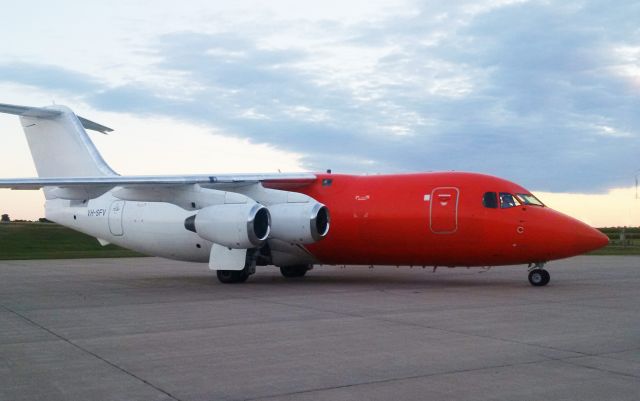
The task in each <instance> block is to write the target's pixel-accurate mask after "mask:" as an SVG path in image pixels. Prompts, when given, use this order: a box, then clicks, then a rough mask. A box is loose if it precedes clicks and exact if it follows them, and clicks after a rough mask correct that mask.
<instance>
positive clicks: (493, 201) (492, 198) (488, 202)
mask: <svg viewBox="0 0 640 401" xmlns="http://www.w3.org/2000/svg"><path fill="white" fill-rule="evenodd" d="M482 204H483V205H484V207H488V208H491V209H497V208H498V197H497V196H496V193H495V192H485V193H484V195H483V196H482Z"/></svg>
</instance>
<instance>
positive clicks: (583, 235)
mask: <svg viewBox="0 0 640 401" xmlns="http://www.w3.org/2000/svg"><path fill="white" fill-rule="evenodd" d="M575 236H576V248H577V250H578V251H579V252H580V253H586V252H591V251H595V250H596V249H600V248H602V247H603V246H605V245H607V244H608V243H609V237H607V236H606V235H604V234H603V233H601V232H600V231H599V230H596V229H595V228H593V227H589V226H588V225H586V224H580V226H578V227H576V231H575Z"/></svg>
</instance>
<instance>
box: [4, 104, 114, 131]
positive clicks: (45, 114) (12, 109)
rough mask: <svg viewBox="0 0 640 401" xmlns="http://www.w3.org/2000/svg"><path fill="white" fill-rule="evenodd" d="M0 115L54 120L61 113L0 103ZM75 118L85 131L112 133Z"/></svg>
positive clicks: (95, 124)
mask: <svg viewBox="0 0 640 401" xmlns="http://www.w3.org/2000/svg"><path fill="white" fill-rule="evenodd" d="M0 113H6V114H15V115H16V116H21V117H34V118H56V117H58V116H60V115H61V114H62V111H60V110H54V109H48V108H45V107H27V106H16V105H13V104H4V103H0ZM77 117H78V120H80V122H81V123H82V126H83V127H85V128H86V129H90V130H93V131H97V132H101V133H103V134H106V133H107V132H112V131H113V130H112V129H111V128H109V127H105V126H104V125H102V124H98V123H96V122H93V121H91V120H87V119H86V118H83V117H80V116H77Z"/></svg>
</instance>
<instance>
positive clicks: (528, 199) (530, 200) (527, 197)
mask: <svg viewBox="0 0 640 401" xmlns="http://www.w3.org/2000/svg"><path fill="white" fill-rule="evenodd" d="M516 195H518V198H519V199H520V200H521V201H522V203H523V204H525V205H534V206H544V204H543V203H542V202H540V200H539V199H538V198H536V197H535V196H533V195H531V194H516Z"/></svg>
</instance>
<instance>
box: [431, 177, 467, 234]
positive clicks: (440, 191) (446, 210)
mask: <svg viewBox="0 0 640 401" xmlns="http://www.w3.org/2000/svg"><path fill="white" fill-rule="evenodd" d="M459 197H460V191H459V190H458V188H455V187H439V188H435V189H434V190H433V191H432V192H431V202H429V219H430V222H429V227H430V229H431V232H432V233H434V234H453V233H455V232H456V231H457V230H458V198H459Z"/></svg>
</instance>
